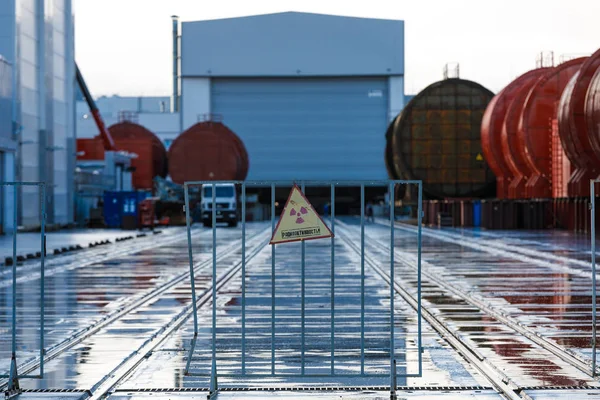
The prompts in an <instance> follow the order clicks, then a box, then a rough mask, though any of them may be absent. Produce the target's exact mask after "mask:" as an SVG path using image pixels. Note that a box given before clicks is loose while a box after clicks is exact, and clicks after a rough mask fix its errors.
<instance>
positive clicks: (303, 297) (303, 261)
mask: <svg viewBox="0 0 600 400" xmlns="http://www.w3.org/2000/svg"><path fill="white" fill-rule="evenodd" d="M301 189H302V193H304V195H305V196H306V192H305V189H306V187H305V185H304V183H301ZM300 246H301V247H302V255H301V264H302V265H301V275H302V277H301V280H302V283H301V285H302V288H301V295H300V297H301V309H302V311H301V325H302V349H301V355H300V360H301V374H302V375H304V361H305V360H304V352H305V345H306V341H305V340H306V336H305V312H306V311H305V307H306V291H305V290H306V287H305V268H306V242H305V241H304V240H302V241H301V244H300Z"/></svg>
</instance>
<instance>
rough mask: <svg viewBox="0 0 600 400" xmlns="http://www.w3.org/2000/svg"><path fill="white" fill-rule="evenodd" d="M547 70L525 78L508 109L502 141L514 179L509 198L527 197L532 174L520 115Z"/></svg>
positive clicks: (503, 126) (509, 187)
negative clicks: (528, 183)
mask: <svg viewBox="0 0 600 400" xmlns="http://www.w3.org/2000/svg"><path fill="white" fill-rule="evenodd" d="M546 72H547V69H542V68H540V69H535V70H533V71H531V73H530V74H529V75H528V76H527V79H523V80H522V81H521V83H520V85H519V86H518V87H517V88H516V89H515V93H514V96H513V99H512V101H511V102H510V105H509V106H508V108H507V110H506V117H505V118H504V123H503V125H502V133H501V135H500V138H501V139H500V142H501V147H502V155H503V156H504V160H505V162H506V165H508V167H509V169H510V171H511V173H512V175H513V179H512V181H511V183H510V185H509V186H508V198H509V199H519V198H525V197H526V193H525V185H526V183H527V179H529V177H530V176H531V175H532V170H531V168H530V167H529V166H528V165H527V161H526V160H525V154H524V153H525V149H524V148H523V146H522V144H521V142H520V140H519V137H518V130H519V129H518V128H519V117H520V115H521V111H522V110H523V104H525V101H526V100H527V95H528V94H529V91H530V90H531V88H532V87H533V86H534V85H535V83H536V82H537V80H538V79H540V77H541V76H542V75H544V74H545V73H546Z"/></svg>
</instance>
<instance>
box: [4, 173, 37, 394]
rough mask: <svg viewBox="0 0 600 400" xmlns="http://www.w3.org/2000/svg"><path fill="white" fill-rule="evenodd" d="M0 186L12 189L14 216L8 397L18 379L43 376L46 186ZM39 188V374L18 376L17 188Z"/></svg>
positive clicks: (24, 184) (27, 184)
mask: <svg viewBox="0 0 600 400" xmlns="http://www.w3.org/2000/svg"><path fill="white" fill-rule="evenodd" d="M0 185H1V186H8V187H12V188H13V191H14V197H13V201H14V214H13V249H12V250H13V251H12V295H11V297H12V321H11V330H12V337H11V346H12V347H11V360H10V371H9V374H8V375H0V377H1V378H9V381H8V388H7V393H8V395H12V394H16V393H19V392H20V386H19V378H42V377H43V376H44V301H45V277H44V261H45V257H46V233H45V232H46V184H45V183H44V182H0ZM23 186H37V187H39V200H40V201H39V204H40V225H41V228H40V232H41V235H40V374H39V375H19V373H18V371H17V231H18V204H19V199H18V190H17V188H18V187H23Z"/></svg>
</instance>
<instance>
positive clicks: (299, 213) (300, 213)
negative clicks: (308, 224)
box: [290, 200, 308, 225]
mask: <svg viewBox="0 0 600 400" xmlns="http://www.w3.org/2000/svg"><path fill="white" fill-rule="evenodd" d="M291 203H292V205H293V206H294V207H292V209H291V210H290V215H291V216H295V217H296V224H298V225H300V224H303V223H304V222H305V220H304V218H302V216H303V215H306V214H308V210H307V209H306V208H305V207H300V209H299V210H298V211H296V208H298V203H296V202H295V201H293V200H292V201H291Z"/></svg>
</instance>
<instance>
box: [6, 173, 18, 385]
mask: <svg viewBox="0 0 600 400" xmlns="http://www.w3.org/2000/svg"><path fill="white" fill-rule="evenodd" d="M13 190H14V198H13V200H14V207H15V209H14V211H15V212H14V216H13V258H12V323H11V328H12V332H11V333H12V349H11V360H10V372H9V381H8V391H9V392H12V391H18V390H20V386H19V373H18V371H17V226H18V225H17V224H18V220H17V212H18V204H19V201H18V194H17V186H16V185H15V186H13Z"/></svg>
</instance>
